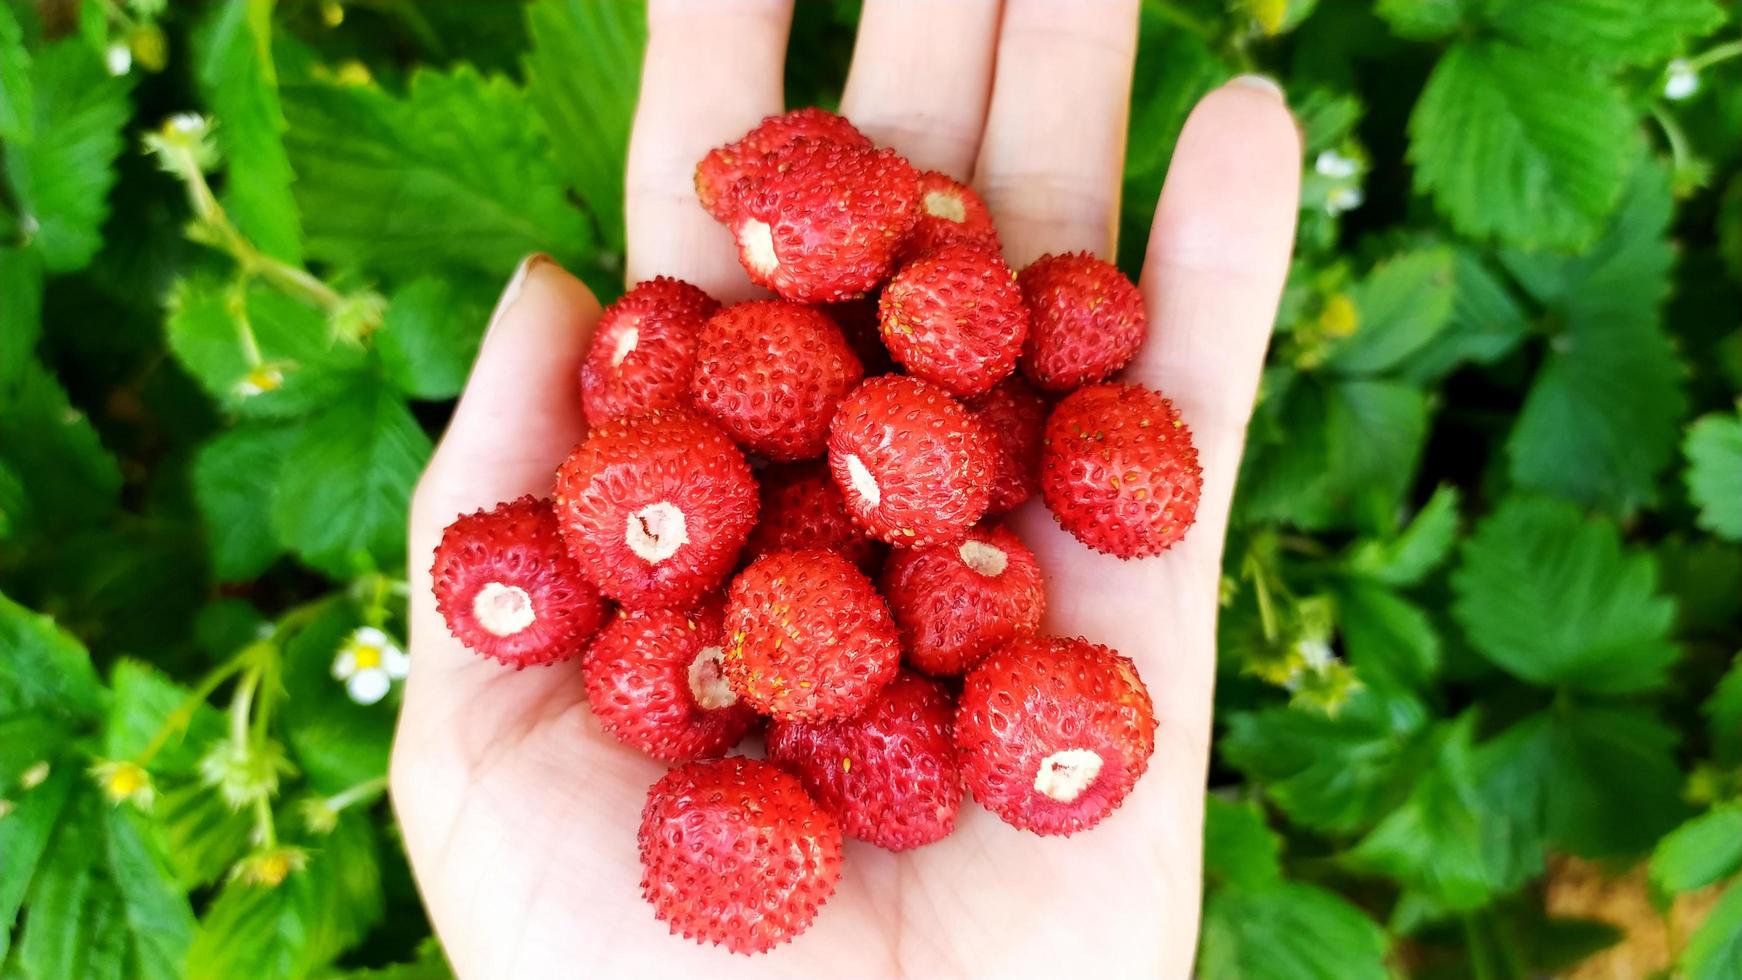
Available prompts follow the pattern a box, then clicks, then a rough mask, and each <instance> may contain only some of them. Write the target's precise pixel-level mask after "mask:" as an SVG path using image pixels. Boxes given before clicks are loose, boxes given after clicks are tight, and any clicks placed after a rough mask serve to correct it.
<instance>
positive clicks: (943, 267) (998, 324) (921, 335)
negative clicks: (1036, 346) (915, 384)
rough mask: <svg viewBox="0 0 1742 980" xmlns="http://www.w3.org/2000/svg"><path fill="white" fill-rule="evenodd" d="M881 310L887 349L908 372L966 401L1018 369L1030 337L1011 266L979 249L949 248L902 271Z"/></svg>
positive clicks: (892, 282) (891, 283)
mask: <svg viewBox="0 0 1742 980" xmlns="http://www.w3.org/2000/svg"><path fill="white" fill-rule="evenodd" d="M878 311H879V313H880V315H881V317H882V336H883V343H884V345H885V346H887V347H888V348H889V353H890V354H891V355H893V356H894V358H895V359H896V361H898V362H900V363H901V365H902V366H903V367H905V368H907V373H909V374H911V375H913V376H914V377H916V378H921V379H923V380H925V381H930V382H931V383H933V384H935V385H937V386H938V387H940V388H942V389H944V390H945V391H947V392H949V393H950V394H952V395H957V396H962V397H966V396H971V395H979V394H984V393H985V392H986V391H987V390H989V389H990V388H991V387H992V386H993V385H995V384H997V383H998V382H999V381H1000V380H1001V379H1003V378H1004V377H1006V376H1008V375H1009V374H1010V372H1011V371H1014V370H1015V369H1016V355H1017V353H1018V352H1019V351H1021V349H1022V338H1023V337H1024V336H1026V335H1027V333H1028V310H1027V309H1026V308H1024V307H1023V305H1022V291H1021V290H1020V289H1017V288H1016V281H1015V279H1014V278H1013V277H1012V275H1011V273H1010V267H1009V266H1006V265H1005V264H1004V260H1003V259H1002V258H999V257H998V254H997V253H996V252H994V251H992V250H990V249H987V248H985V247H983V246H980V245H976V244H972V243H963V242H956V243H952V244H947V245H943V246H940V247H938V248H937V249H934V250H933V251H931V252H928V253H926V254H925V255H924V256H922V257H921V258H918V259H915V260H913V261H912V262H909V263H908V264H907V265H905V266H903V267H902V269H901V271H900V272H897V273H896V274H895V278H894V279H891V280H890V281H889V285H887V286H885V287H884V288H883V298H882V299H881V300H880V301H879V302H878Z"/></svg>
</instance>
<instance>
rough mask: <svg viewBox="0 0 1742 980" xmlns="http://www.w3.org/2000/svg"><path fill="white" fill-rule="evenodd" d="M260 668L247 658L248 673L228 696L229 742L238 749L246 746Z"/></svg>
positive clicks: (258, 685)
mask: <svg viewBox="0 0 1742 980" xmlns="http://www.w3.org/2000/svg"><path fill="white" fill-rule="evenodd" d="M260 670H261V666H260V664H258V663H255V662H253V658H252V657H250V658H249V664H248V671H247V673H245V674H243V675H242V679H241V680H240V681H237V682H236V690H235V692H234V693H232V694H231V695H230V741H231V743H233V744H234V745H235V746H236V747H237V748H238V749H246V747H247V745H248V732H249V720H250V719H249V716H250V715H251V714H252V712H253V710H254V692H255V691H256V690H257V689H258V688H259V687H260Z"/></svg>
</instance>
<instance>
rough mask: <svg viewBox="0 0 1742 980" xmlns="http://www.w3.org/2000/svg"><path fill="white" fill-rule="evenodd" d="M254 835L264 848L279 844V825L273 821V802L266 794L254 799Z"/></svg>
mask: <svg viewBox="0 0 1742 980" xmlns="http://www.w3.org/2000/svg"><path fill="white" fill-rule="evenodd" d="M254 837H255V839H256V840H258V841H259V842H260V846H261V847H263V848H272V847H277V846H278V826H277V825H276V824H275V823H273V821H272V804H271V803H269V802H267V799H266V797H264V796H262V797H259V798H257V799H255V801H254Z"/></svg>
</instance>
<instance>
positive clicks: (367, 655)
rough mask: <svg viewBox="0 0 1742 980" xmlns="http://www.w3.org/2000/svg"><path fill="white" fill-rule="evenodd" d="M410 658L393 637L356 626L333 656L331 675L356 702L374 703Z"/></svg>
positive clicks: (408, 667) (402, 674)
mask: <svg viewBox="0 0 1742 980" xmlns="http://www.w3.org/2000/svg"><path fill="white" fill-rule="evenodd" d="M410 670H411V658H410V657H408V656H406V655H405V651H404V650H402V649H400V648H399V645H398V644H396V643H394V642H393V638H392V637H390V636H388V635H387V634H386V633H384V632H382V631H381V630H378V629H376V628H375V627H373V626H362V627H358V628H357V629H356V630H355V631H354V632H352V633H351V635H350V636H349V637H348V638H346V640H345V643H344V645H343V646H341V647H339V655H338V656H337V657H334V658H333V679H334V680H337V681H342V682H343V683H344V685H345V693H346V694H348V695H350V697H351V700H353V701H355V702H357V703H358V704H374V703H375V702H377V701H379V700H381V699H382V698H384V697H386V696H387V692H388V691H389V690H390V689H392V687H393V682H394V681H398V680H404V679H405V675H406V674H407V673H409V672H410Z"/></svg>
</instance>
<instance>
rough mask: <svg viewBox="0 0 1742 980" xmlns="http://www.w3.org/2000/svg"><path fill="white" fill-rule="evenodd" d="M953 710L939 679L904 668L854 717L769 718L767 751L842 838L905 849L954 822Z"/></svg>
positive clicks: (957, 793) (958, 791) (958, 779)
mask: <svg viewBox="0 0 1742 980" xmlns="http://www.w3.org/2000/svg"><path fill="white" fill-rule="evenodd" d="M955 715H956V708H955V702H954V700H953V699H952V698H951V697H950V693H949V691H947V690H945V689H944V686H943V685H942V684H940V683H938V682H937V681H934V680H931V679H929V678H925V677H921V676H919V675H918V674H912V673H907V672H905V671H904V672H902V673H901V674H900V675H898V676H897V677H896V678H895V679H894V680H892V681H890V682H889V683H888V684H885V685H884V686H883V690H881V691H879V692H877V696H876V697H875V698H874V699H872V701H871V705H870V706H869V707H867V708H866V709H865V710H864V711H862V712H860V713H859V714H858V715H856V716H855V717H853V718H849V719H847V720H845V721H832V722H824V723H822V724H807V723H805V722H797V721H792V722H775V723H774V724H773V725H771V726H769V729H768V757H769V758H770V759H772V760H773V761H775V762H778V763H780V764H781V765H783V766H786V767H787V768H788V769H790V770H791V771H792V772H794V773H796V774H797V775H798V778H799V779H800V780H801V781H803V783H804V785H805V788H806V789H808V790H810V793H811V795H812V796H813V797H815V798H816V800H817V802H818V803H820V804H822V806H823V809H825V810H828V811H829V812H830V813H832V814H834V815H835V817H836V818H838V819H839V820H840V821H841V826H842V828H843V829H844V830H845V831H846V832H847V836H849V837H856V838H858V839H859V840H863V841H869V842H870V843H873V844H876V845H877V846H878V847H882V848H887V849H888V850H891V851H905V850H907V849H909V848H913V847H919V846H920V845H922V844H930V843H931V842H932V841H936V840H942V839H943V838H945V837H947V836H949V833H950V831H951V830H952V829H954V828H955V825H956V810H957V808H958V807H960V806H961V804H962V773H961V770H960V768H959V767H958V766H957V765H956V746H955V742H954V740H953V736H952V731H953V730H954V728H955V721H956V718H955Z"/></svg>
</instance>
